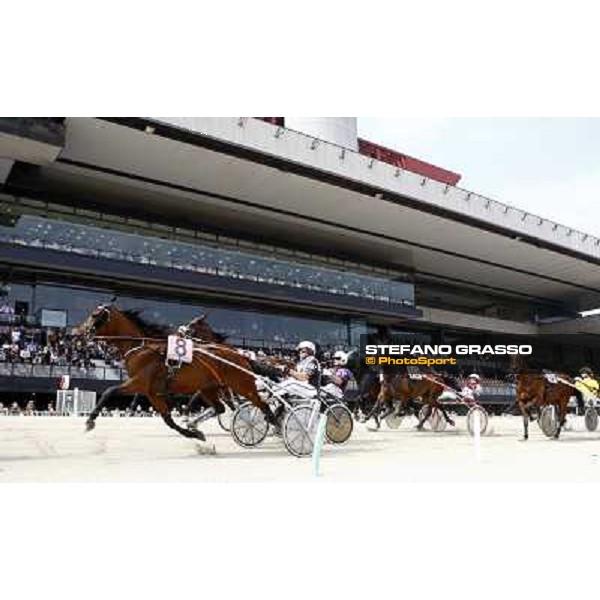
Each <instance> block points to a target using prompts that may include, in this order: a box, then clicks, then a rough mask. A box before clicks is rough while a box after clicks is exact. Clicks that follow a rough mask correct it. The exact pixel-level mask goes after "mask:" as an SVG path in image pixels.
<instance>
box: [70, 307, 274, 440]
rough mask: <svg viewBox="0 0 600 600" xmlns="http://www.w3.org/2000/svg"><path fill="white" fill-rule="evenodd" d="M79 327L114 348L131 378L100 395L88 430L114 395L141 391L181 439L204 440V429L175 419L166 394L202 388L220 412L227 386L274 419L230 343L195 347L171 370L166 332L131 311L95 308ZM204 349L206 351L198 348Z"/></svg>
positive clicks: (245, 361) (244, 360)
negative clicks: (188, 357) (188, 360)
mask: <svg viewBox="0 0 600 600" xmlns="http://www.w3.org/2000/svg"><path fill="white" fill-rule="evenodd" d="M79 330H80V333H83V334H84V335H86V336H88V337H96V338H100V339H104V340H105V341H106V342H107V343H108V344H109V345H110V346H113V347H115V348H116V349H117V350H118V352H119V354H120V355H121V357H122V359H123V360H124V363H125V368H126V370H127V374H128V376H129V379H127V381H125V382H123V383H121V384H119V385H116V386H113V387H110V388H108V389H107V390H106V391H105V392H104V393H103V394H102V396H101V398H100V401H99V402H98V404H97V405H96V407H95V408H94V410H93V411H92V413H91V414H90V416H89V418H88V420H87V422H86V427H87V429H88V430H91V429H93V428H94V426H95V420H96V418H97V417H98V415H99V414H100V412H101V410H102V408H103V407H104V405H105V404H106V403H107V402H108V401H109V400H110V399H111V398H112V397H114V396H115V395H119V394H141V395H144V396H146V398H148V400H149V401H150V404H152V406H153V407H154V409H155V410H156V411H157V412H158V413H159V414H160V415H161V416H162V418H163V420H164V422H165V423H166V424H167V425H168V426H169V427H171V428H172V429H174V430H175V431H177V432H178V433H180V434H181V435H183V436H185V437H193V438H198V439H200V440H205V437H204V434H203V433H202V432H200V431H195V430H190V429H185V428H183V427H180V426H179V425H177V424H176V423H175V422H174V421H173V418H172V417H171V413H170V411H171V401H170V395H171V394H180V395H187V396H193V395H194V394H196V393H197V392H200V393H201V394H202V397H203V400H204V402H206V403H207V404H208V405H209V406H212V407H213V408H214V409H215V411H216V412H219V411H220V410H221V409H222V403H221V402H220V400H219V396H220V394H221V393H222V391H223V390H227V389H231V390H233V391H234V392H235V393H236V394H238V395H240V396H242V397H244V398H246V399H247V400H249V401H250V402H252V403H253V404H254V405H255V406H258V407H259V408H260V409H261V410H262V411H263V412H264V414H265V416H266V418H267V420H268V421H269V422H271V423H273V422H274V417H273V414H272V412H271V410H270V408H269V406H268V404H266V403H265V402H263V400H262V399H261V398H260V396H259V394H258V391H257V390H256V384H255V378H254V376H253V375H252V373H251V364H250V361H249V360H248V359H247V358H245V357H244V356H242V355H241V354H239V353H238V352H237V351H235V350H233V349H232V348H230V347H228V346H224V345H222V344H211V345H208V346H198V347H197V348H196V349H195V351H194V353H193V360H192V363H190V364H182V365H180V366H179V367H178V368H177V369H176V370H171V369H169V367H168V366H167V365H166V364H165V362H166V346H167V340H166V333H167V332H164V331H159V330H157V329H156V327H153V326H150V325H148V324H147V323H145V322H144V321H143V320H142V319H141V318H140V317H139V315H138V314H137V313H136V312H135V311H120V310H118V309H117V308H115V307H114V306H112V305H107V306H99V307H98V308H97V309H96V310H94V312H93V313H92V314H91V315H90V317H88V319H86V321H85V322H84V323H83V324H82V325H81V327H80V328H79ZM202 348H204V349H205V351H208V352H209V353H210V354H209V355H207V354H205V353H203V352H201V351H200V350H201V349H202ZM217 357H221V358H223V359H225V360H226V361H227V362H222V361H221V360H218V358H217ZM239 367H241V368H239Z"/></svg>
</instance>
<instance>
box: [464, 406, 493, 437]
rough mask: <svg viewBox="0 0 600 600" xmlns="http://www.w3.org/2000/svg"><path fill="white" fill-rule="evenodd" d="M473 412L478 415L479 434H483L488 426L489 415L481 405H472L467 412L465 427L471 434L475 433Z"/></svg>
mask: <svg viewBox="0 0 600 600" xmlns="http://www.w3.org/2000/svg"><path fill="white" fill-rule="evenodd" d="M475 414H478V415H479V435H484V434H485V432H486V431H487V428H488V422H489V415H488V414H487V411H486V410H485V408H483V407H482V406H472V407H471V408H470V409H469V412H468V413H467V429H468V431H469V434H470V435H471V436H474V435H475Z"/></svg>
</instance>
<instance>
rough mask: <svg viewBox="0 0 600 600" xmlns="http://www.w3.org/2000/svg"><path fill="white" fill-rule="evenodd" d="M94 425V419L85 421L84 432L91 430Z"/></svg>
mask: <svg viewBox="0 0 600 600" xmlns="http://www.w3.org/2000/svg"><path fill="white" fill-rule="evenodd" d="M94 427H96V423H94V421H89V420H88V421H86V422H85V430H86V432H88V431H92V429H94Z"/></svg>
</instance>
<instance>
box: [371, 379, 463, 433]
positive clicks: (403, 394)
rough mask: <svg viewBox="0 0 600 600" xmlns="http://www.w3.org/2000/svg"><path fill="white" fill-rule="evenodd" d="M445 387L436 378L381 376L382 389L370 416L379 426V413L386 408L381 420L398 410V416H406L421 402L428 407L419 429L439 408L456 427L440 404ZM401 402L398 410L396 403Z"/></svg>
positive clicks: (448, 421) (420, 421)
mask: <svg viewBox="0 0 600 600" xmlns="http://www.w3.org/2000/svg"><path fill="white" fill-rule="evenodd" d="M444 390H445V385H444V383H443V382H442V381H438V380H437V379H436V378H435V377H434V376H432V375H431V376H428V377H421V378H412V377H409V376H408V375H407V374H404V373H402V374H398V375H390V374H388V375H383V376H381V388H380V391H379V396H378V398H377V403H376V405H375V408H374V409H373V411H372V412H371V415H370V416H373V417H374V418H375V421H376V422H377V425H378V426H379V418H380V417H379V415H378V414H377V413H378V411H379V410H380V409H381V408H382V407H384V408H385V412H384V414H383V416H382V417H381V418H385V417H386V416H388V415H390V414H393V413H394V411H395V410H396V412H397V414H404V413H405V412H406V410H407V409H408V408H409V406H411V405H412V404H413V403H414V401H415V400H417V399H419V398H420V399H421V401H422V402H423V403H424V404H425V405H426V406H427V410H425V411H424V413H423V416H422V417H421V418H420V419H419V423H418V425H417V429H419V430H422V429H423V426H424V425H425V421H427V419H428V418H429V417H430V416H431V413H432V412H433V409H434V408H438V409H439V410H440V411H441V412H442V414H443V415H444V419H446V422H447V423H449V424H450V425H454V421H453V420H452V419H451V418H450V417H449V416H448V413H447V412H446V410H445V408H444V406H443V405H442V404H441V403H440V402H438V399H439V397H440V396H441V395H442V394H443V393H444ZM395 400H399V401H400V405H399V407H398V408H397V409H395V408H394V401H395Z"/></svg>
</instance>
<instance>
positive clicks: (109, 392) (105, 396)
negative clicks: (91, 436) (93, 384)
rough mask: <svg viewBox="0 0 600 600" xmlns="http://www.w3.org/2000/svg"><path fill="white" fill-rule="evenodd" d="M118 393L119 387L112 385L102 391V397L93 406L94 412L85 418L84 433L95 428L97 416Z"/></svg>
mask: <svg viewBox="0 0 600 600" xmlns="http://www.w3.org/2000/svg"><path fill="white" fill-rule="evenodd" d="M120 392H121V386H120V385H113V386H111V387H109V388H106V389H105V390H104V392H103V393H102V396H100V400H99V401H98V403H97V404H96V406H94V410H92V412H91V413H90V416H89V417H88V418H87V421H86V422H85V430H86V431H91V430H92V429H94V427H95V426H96V423H95V421H96V419H97V418H98V415H99V414H100V413H101V412H102V409H103V408H104V406H105V405H106V403H107V402H108V401H109V400H110V399H111V398H112V397H113V396H117V395H119V393H120Z"/></svg>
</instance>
